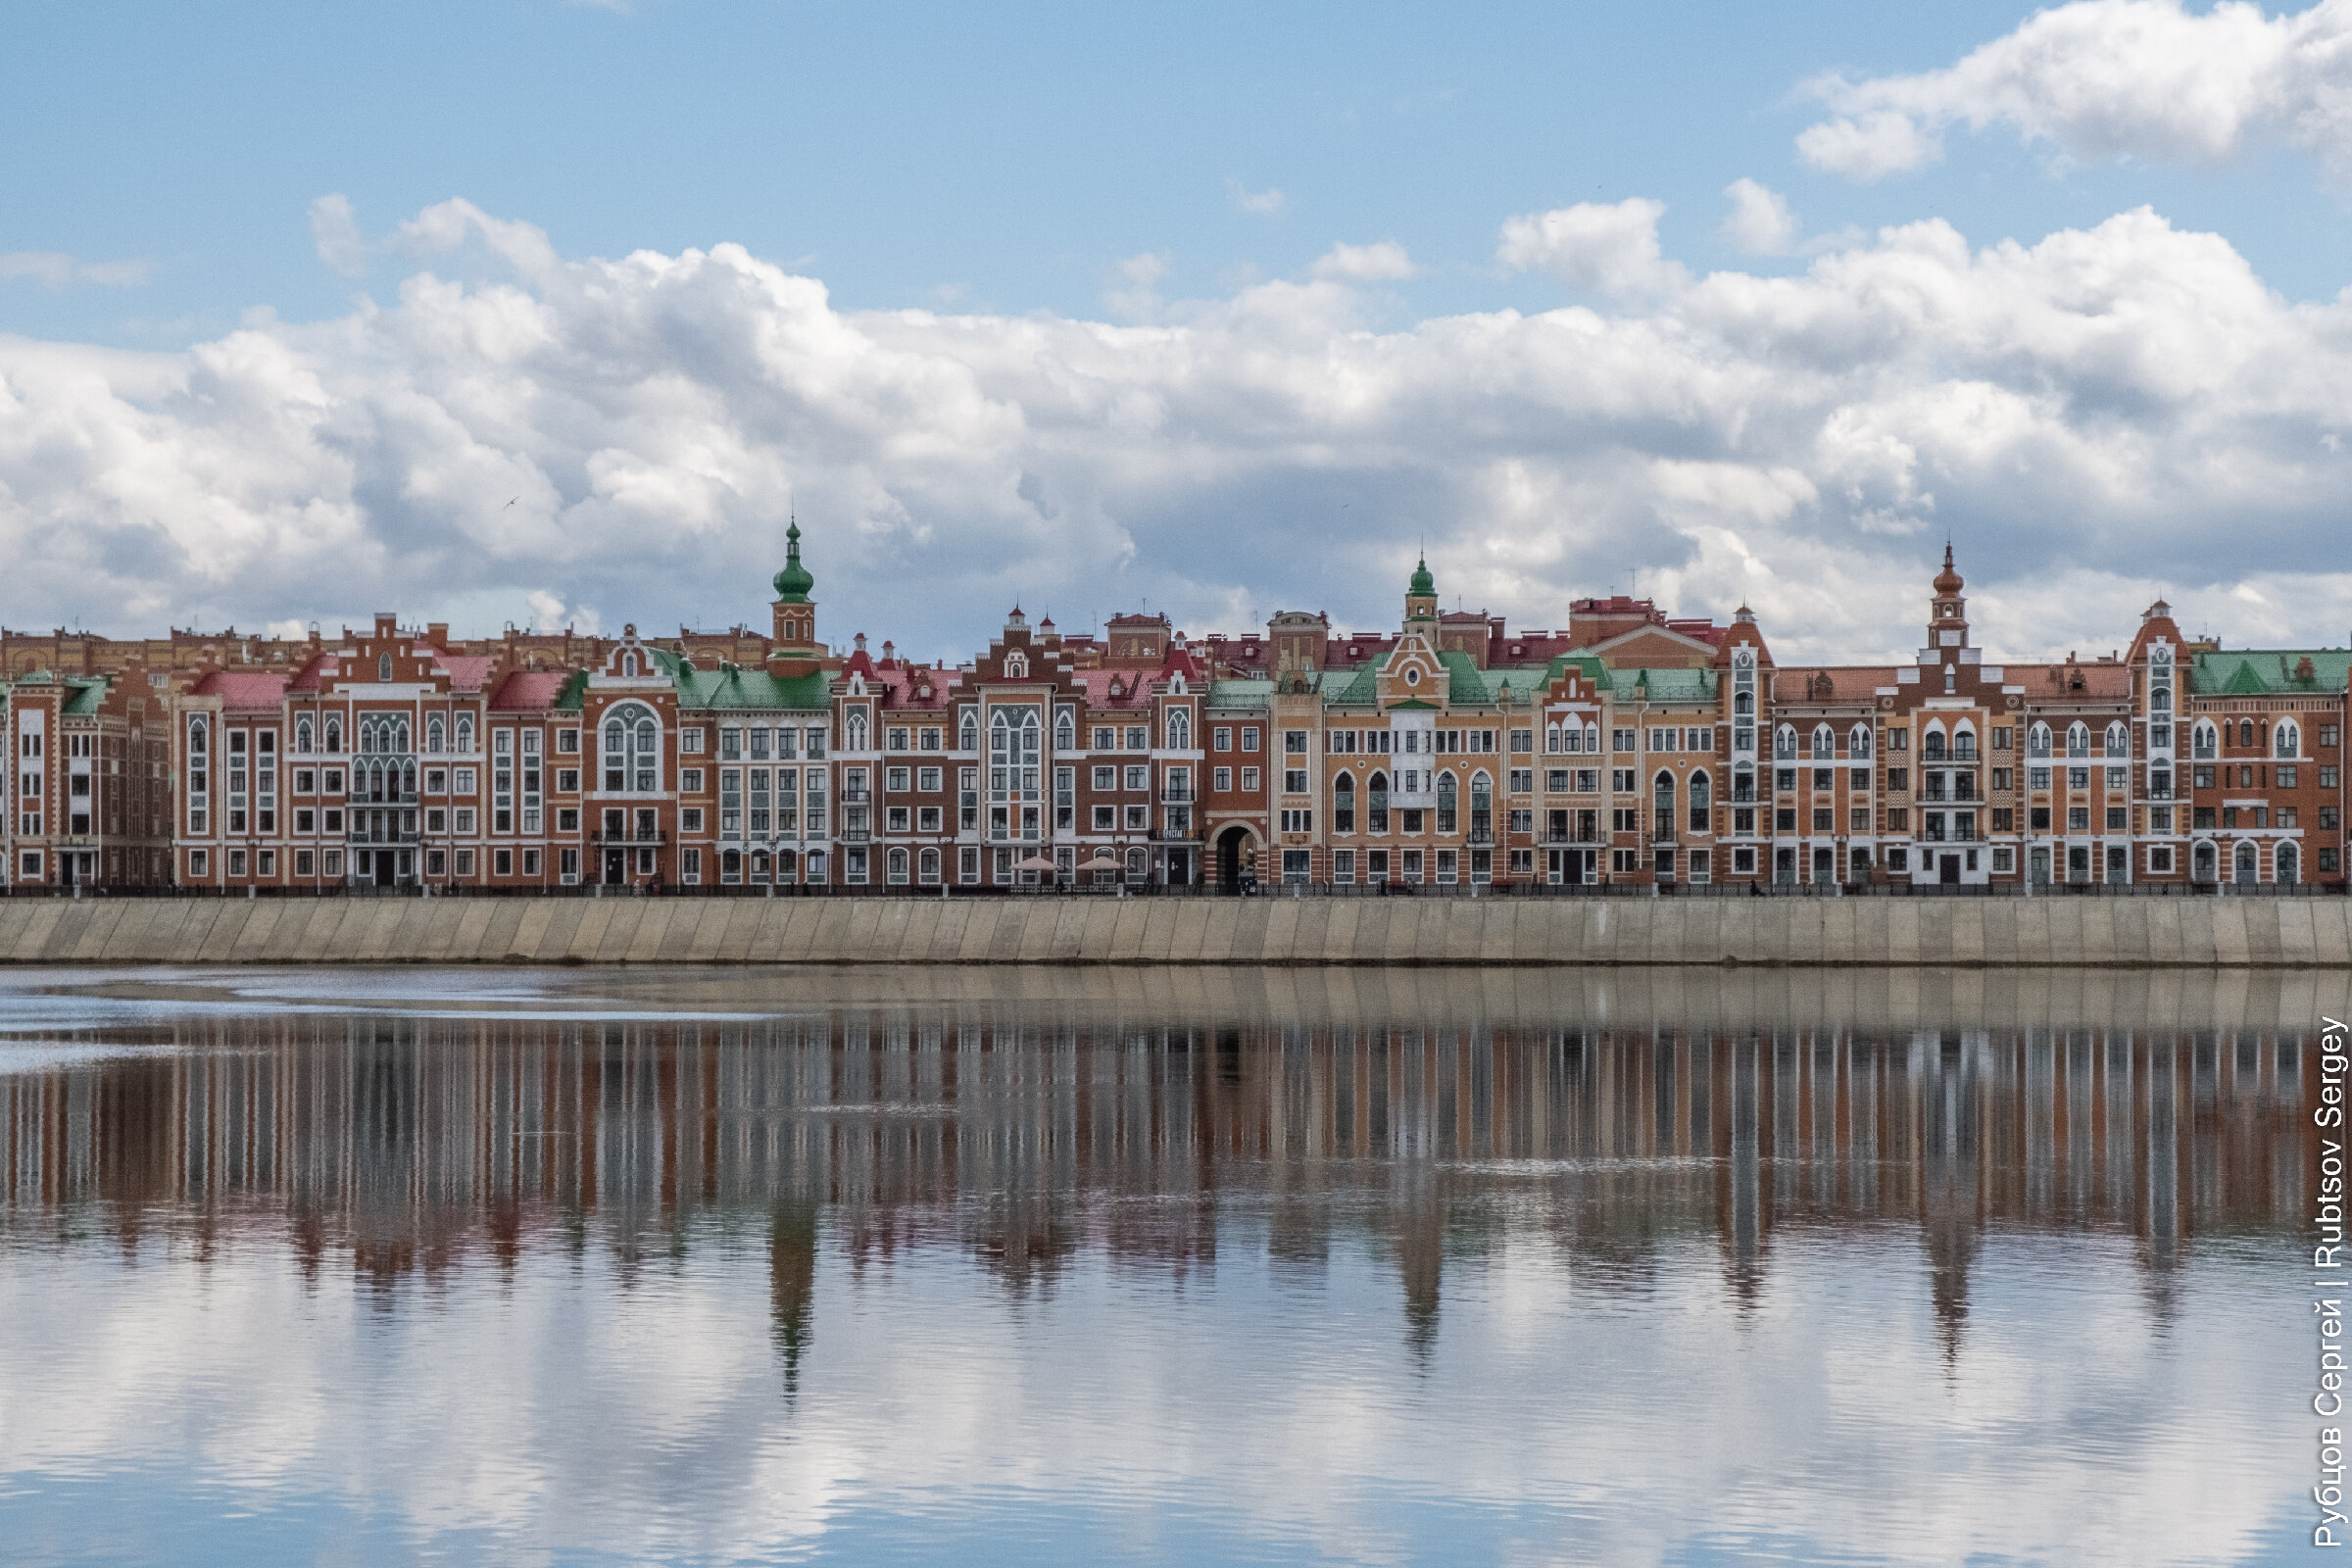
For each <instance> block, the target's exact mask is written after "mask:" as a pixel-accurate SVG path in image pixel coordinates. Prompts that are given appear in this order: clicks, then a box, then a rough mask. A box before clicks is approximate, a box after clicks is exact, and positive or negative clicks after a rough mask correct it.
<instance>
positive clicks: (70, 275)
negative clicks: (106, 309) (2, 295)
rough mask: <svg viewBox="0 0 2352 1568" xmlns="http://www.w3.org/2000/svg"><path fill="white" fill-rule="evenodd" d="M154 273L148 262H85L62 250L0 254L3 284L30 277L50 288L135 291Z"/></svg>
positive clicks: (0, 278) (0, 270) (1, 280)
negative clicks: (84, 285)
mask: <svg viewBox="0 0 2352 1568" xmlns="http://www.w3.org/2000/svg"><path fill="white" fill-rule="evenodd" d="M154 270H155V269H154V267H153V266H152V265H151V264H149V263H147V262H85V261H81V260H78V259H77V258H74V257H72V256H68V255H67V254H65V253H64V252H63V251H0V283H7V282H13V281H16V280H17V279H19V278H28V279H30V280H31V281H33V282H36V283H41V284H45V285H47V286H48V287H50V288H65V287H67V286H69V285H71V284H73V283H95V284H97V285H99V286H100V287H101V288H132V287H135V286H136V285H138V284H140V283H144V282H146V281H147V278H148V276H149V274H150V273H152V272H153V271H154Z"/></svg>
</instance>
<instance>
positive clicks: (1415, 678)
mask: <svg viewBox="0 0 2352 1568" xmlns="http://www.w3.org/2000/svg"><path fill="white" fill-rule="evenodd" d="M1404 683H1405V684H1406V685H1407V686H1418V685H1420V684H1421V672H1420V671H1419V670H1417V669H1408V670H1406V671H1405V672H1404Z"/></svg>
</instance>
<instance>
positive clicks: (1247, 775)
mask: <svg viewBox="0 0 2352 1568" xmlns="http://www.w3.org/2000/svg"><path fill="white" fill-rule="evenodd" d="M1246 750H1250V751H1255V750H1256V748H1255V747H1249V748H1246ZM1242 793H1243V794H1244V795H1255V794H1256V793H1257V769H1256V768H1254V767H1245V768H1243V769H1242Z"/></svg>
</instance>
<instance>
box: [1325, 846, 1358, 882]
mask: <svg viewBox="0 0 2352 1568" xmlns="http://www.w3.org/2000/svg"><path fill="white" fill-rule="evenodd" d="M1331 879H1332V881H1334V882H1336V883H1338V884H1339V885H1340V886H1342V887H1348V886H1350V885H1352V884H1353V883H1354V881H1355V852H1354V851H1353V850H1336V851H1334V852H1333V853H1332V857H1331Z"/></svg>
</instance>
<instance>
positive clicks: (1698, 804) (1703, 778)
mask: <svg viewBox="0 0 2352 1568" xmlns="http://www.w3.org/2000/svg"><path fill="white" fill-rule="evenodd" d="M1714 804H1715V780H1714V777H1713V775H1711V774H1708V773H1703V772H1700V773H1693V774H1691V832H1693V833H1704V832H1706V831H1707V830H1708V829H1709V828H1711V827H1712V826H1713V825H1714V822H1713V819H1712V816H1711V814H1710V813H1711V809H1712V808H1713V806H1714Z"/></svg>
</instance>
